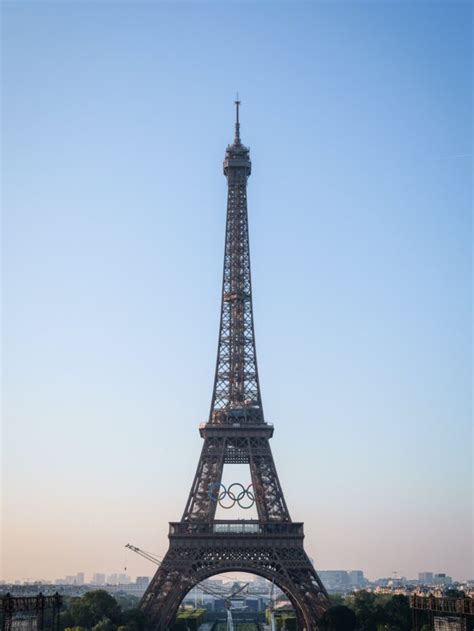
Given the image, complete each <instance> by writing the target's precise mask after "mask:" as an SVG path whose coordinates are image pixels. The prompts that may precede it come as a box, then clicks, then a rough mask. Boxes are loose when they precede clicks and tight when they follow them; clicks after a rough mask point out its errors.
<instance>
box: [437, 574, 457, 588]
mask: <svg viewBox="0 0 474 631" xmlns="http://www.w3.org/2000/svg"><path fill="white" fill-rule="evenodd" d="M452 583H453V579H452V578H451V577H450V576H447V575H446V574H444V573H440V574H435V575H434V576H433V585H452Z"/></svg>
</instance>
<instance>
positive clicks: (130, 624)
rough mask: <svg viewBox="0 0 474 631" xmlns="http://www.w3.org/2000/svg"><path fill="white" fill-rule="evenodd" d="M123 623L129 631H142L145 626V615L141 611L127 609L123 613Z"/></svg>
mask: <svg viewBox="0 0 474 631" xmlns="http://www.w3.org/2000/svg"><path fill="white" fill-rule="evenodd" d="M121 623H122V625H124V626H126V627H127V629H128V631H142V629H143V628H144V626H145V615H144V613H143V611H141V610H140V609H127V610H126V611H124V612H123V613H122V620H121Z"/></svg>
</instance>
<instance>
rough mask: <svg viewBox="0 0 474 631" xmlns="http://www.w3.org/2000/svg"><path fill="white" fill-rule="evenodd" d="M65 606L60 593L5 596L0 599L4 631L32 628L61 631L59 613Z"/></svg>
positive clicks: (41, 630)
mask: <svg viewBox="0 0 474 631" xmlns="http://www.w3.org/2000/svg"><path fill="white" fill-rule="evenodd" d="M62 604H63V600H62V596H60V595H59V594H58V593H56V594H54V595H52V596H43V594H41V593H39V594H38V595H37V596H12V595H11V594H5V595H4V596H2V597H1V598H0V617H1V629H2V631H12V629H14V628H25V629H26V628H31V629H34V630H35V631H43V630H45V629H50V630H51V631H58V630H59V613H60V611H61V607H62Z"/></svg>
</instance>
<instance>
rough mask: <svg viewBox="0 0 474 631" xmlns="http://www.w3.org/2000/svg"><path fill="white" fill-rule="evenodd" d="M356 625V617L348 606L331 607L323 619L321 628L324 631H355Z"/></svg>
mask: <svg viewBox="0 0 474 631" xmlns="http://www.w3.org/2000/svg"><path fill="white" fill-rule="evenodd" d="M356 625H357V618H356V615H355V613H354V612H353V611H352V609H350V608H349V607H346V605H335V606H334V607H330V608H329V609H328V610H327V611H326V612H325V613H324V615H323V617H322V619H321V628H322V629H324V631H354V629H355V628H356Z"/></svg>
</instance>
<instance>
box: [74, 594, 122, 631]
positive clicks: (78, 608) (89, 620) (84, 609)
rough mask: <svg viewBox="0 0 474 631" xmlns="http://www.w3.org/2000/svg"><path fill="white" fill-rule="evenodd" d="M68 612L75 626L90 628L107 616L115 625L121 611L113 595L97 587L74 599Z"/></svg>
mask: <svg viewBox="0 0 474 631" xmlns="http://www.w3.org/2000/svg"><path fill="white" fill-rule="evenodd" d="M70 614H71V616H72V619H73V621H74V624H75V626H80V627H85V628H86V629H92V628H93V627H95V625H96V624H98V623H99V622H100V621H101V620H102V619H103V618H107V619H108V620H110V621H111V622H112V623H114V624H115V625H116V624H117V623H119V622H121V615H122V612H121V609H120V607H119V606H118V604H117V602H116V600H115V598H113V596H111V595H110V594H109V593H108V592H106V591H104V590H101V589H98V590H95V591H93V592H88V593H87V594H85V595H84V596H83V597H82V598H78V599H77V600H75V601H74V602H73V603H72V604H71V608H70ZM114 628H115V627H114ZM104 631H106V630H105V629H104Z"/></svg>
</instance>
